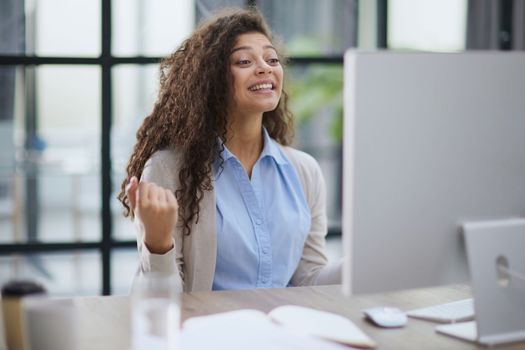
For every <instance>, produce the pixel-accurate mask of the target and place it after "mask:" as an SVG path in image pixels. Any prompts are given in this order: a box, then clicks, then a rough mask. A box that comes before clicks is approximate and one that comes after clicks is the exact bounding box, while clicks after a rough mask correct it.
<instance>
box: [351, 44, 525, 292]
mask: <svg viewBox="0 0 525 350" xmlns="http://www.w3.org/2000/svg"><path fill="white" fill-rule="evenodd" d="M344 65H345V66H344V74H345V76H344V148H343V149H344V151H343V246H344V247H343V251H344V254H345V263H344V268H343V286H344V290H345V292H347V293H353V294H355V293H371V292H381V291H388V290H397V289H407V288H415V287H425V286H435V285H444V284H451V283H459V282H468V280H469V278H468V268H467V263H466V257H465V250H464V244H463V238H462V235H461V233H460V224H461V222H463V221H473V220H487V219H500V218H508V217H520V216H521V217H523V216H525V53H518V52H513V53H510V52H506V53H503V52H467V53H446V54H445V53H414V52H412V53H409V52H397V53H396V52H359V51H348V52H347V53H346V54H345V63H344Z"/></svg>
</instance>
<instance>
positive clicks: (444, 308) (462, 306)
mask: <svg viewBox="0 0 525 350" xmlns="http://www.w3.org/2000/svg"><path fill="white" fill-rule="evenodd" d="M406 314H407V316H409V317H413V318H419V319H422V320H427V321H434V322H440V323H454V322H463V321H471V320H473V319H474V300H473V299H472V298H470V299H463V300H458V301H454V302H451V303H446V304H439V305H434V306H429V307H424V308H420V309H415V310H410V311H407V313H406Z"/></svg>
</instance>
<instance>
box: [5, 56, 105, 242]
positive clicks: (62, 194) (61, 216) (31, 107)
mask: <svg viewBox="0 0 525 350" xmlns="http://www.w3.org/2000/svg"><path fill="white" fill-rule="evenodd" d="M8 73H9V74H11V76H12V79H4V80H3V81H1V80H0V85H1V87H0V89H1V90H2V94H5V95H6V96H9V98H4V99H1V100H0V101H1V102H0V103H2V109H1V110H2V111H4V113H3V116H2V119H0V133H2V136H3V137H1V141H0V142H1V143H2V145H0V146H1V147H0V158H2V167H0V169H1V171H0V212H1V215H0V242H26V241H28V242H34V241H44V242H45V241H71V240H74V241H92V240H98V239H99V238H100V236H101V235H100V226H101V224H100V207H101V199H100V175H99V172H100V171H99V163H100V155H99V154H100V92H99V89H100V70H99V68H98V67H89V66H72V67H63V66H40V67H38V68H36V69H34V68H29V67H28V68H25V69H24V68H22V67H2V68H0V76H5V75H9V74H8ZM4 108H5V109H4Z"/></svg>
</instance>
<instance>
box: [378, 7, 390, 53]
mask: <svg viewBox="0 0 525 350" xmlns="http://www.w3.org/2000/svg"><path fill="white" fill-rule="evenodd" d="M377 47H378V48H379V49H387V48H388V0H377Z"/></svg>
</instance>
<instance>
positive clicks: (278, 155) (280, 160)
mask: <svg viewBox="0 0 525 350" xmlns="http://www.w3.org/2000/svg"><path fill="white" fill-rule="evenodd" d="M263 140H264V146H263V150H262V152H261V156H260V158H264V157H272V158H273V159H274V160H275V162H276V163H277V164H279V165H283V164H287V163H288V161H287V160H286V158H284V156H283V154H282V151H281V148H280V147H279V145H278V144H277V142H276V141H275V140H273V139H272V138H271V137H270V134H268V131H267V130H266V128H265V127H263Z"/></svg>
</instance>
